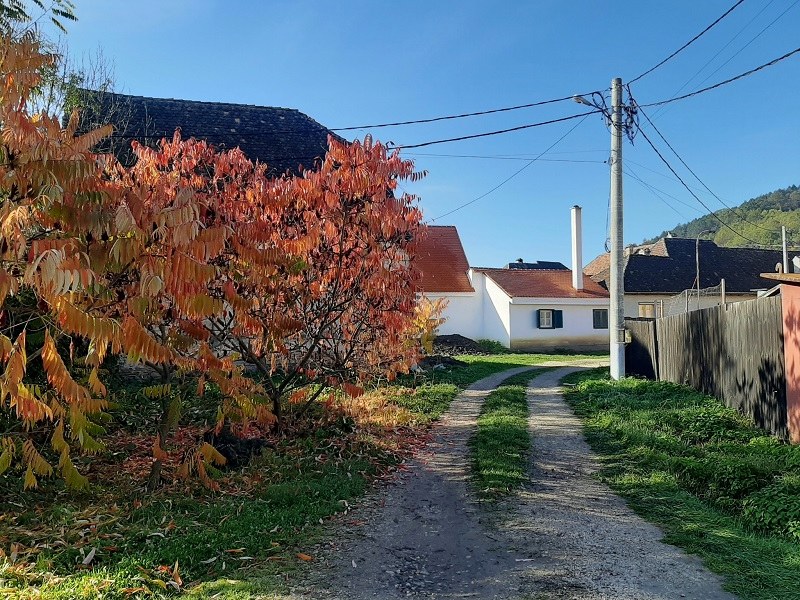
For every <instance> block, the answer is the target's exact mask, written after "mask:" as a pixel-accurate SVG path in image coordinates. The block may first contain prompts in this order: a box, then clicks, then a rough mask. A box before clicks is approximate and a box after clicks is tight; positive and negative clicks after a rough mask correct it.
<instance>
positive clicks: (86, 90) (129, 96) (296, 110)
mask: <svg viewBox="0 0 800 600" xmlns="http://www.w3.org/2000/svg"><path fill="white" fill-rule="evenodd" d="M78 89H79V90H81V91H83V92H89V93H92V94H109V95H113V96H125V97H126V98H136V99H139V100H160V101H162V102H191V103H192V104H211V105H216V106H235V107H237V108H242V107H245V108H274V109H276V110H288V111H291V112H296V113H300V114H305V113H303V112H302V111H300V109H298V108H289V107H286V106H268V105H264V104H242V103H241V102H219V101H215V100H188V99H186V98H163V97H159V96H142V95H139V94H123V93H121V92H104V91H101V90H91V89H89V88H78ZM306 116H308V115H306ZM309 118H311V117H309Z"/></svg>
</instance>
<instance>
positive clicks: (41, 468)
mask: <svg viewBox="0 0 800 600" xmlns="http://www.w3.org/2000/svg"><path fill="white" fill-rule="evenodd" d="M22 460H23V462H24V463H25V464H26V465H28V468H29V469H30V470H31V471H33V473H35V474H36V475H41V476H43V477H46V476H49V475H52V473H53V467H51V466H50V463H48V462H47V461H46V460H45V459H44V457H43V456H42V455H41V454H39V451H38V450H36V447H35V446H34V445H33V442H32V441H31V440H30V439H28V440H25V441H24V442H23V444H22ZM35 486H36V484H35V483H34V487H35Z"/></svg>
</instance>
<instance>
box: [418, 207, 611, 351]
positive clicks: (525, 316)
mask: <svg viewBox="0 0 800 600" xmlns="http://www.w3.org/2000/svg"><path fill="white" fill-rule="evenodd" d="M580 216H581V215H580V207H577V206H576V207H575V208H573V212H572V224H573V263H574V265H575V266H577V268H573V270H569V269H568V268H566V267H565V266H564V265H562V264H561V263H512V264H510V265H508V266H507V267H505V268H500V269H492V268H471V267H469V263H468V262H467V257H466V254H465V253H464V248H463V246H462V245H461V240H460V238H459V237H458V231H457V230H456V228H455V227H452V226H431V227H429V231H428V236H427V238H426V239H425V240H424V242H422V243H421V244H420V248H419V249H418V253H417V258H416V264H417V267H418V268H419V269H420V271H421V272H422V281H421V286H420V287H421V292H422V293H423V294H424V295H425V296H427V297H428V298H430V299H436V298H445V299H446V300H447V301H448V305H447V308H446V309H445V312H444V315H443V316H444V317H446V319H447V320H446V321H445V322H444V324H443V325H442V326H441V327H440V328H439V333H440V334H443V335H444V334H454V333H458V334H461V335H464V336H466V337H469V338H472V339H476V340H477V339H489V340H494V341H497V342H500V343H501V344H503V345H504V346H506V347H508V348H512V349H519V350H553V349H557V348H558V349H570V350H590V349H606V348H607V347H608V305H609V300H608V292H607V291H606V290H605V289H604V288H603V287H601V286H600V285H599V284H597V283H595V282H594V281H592V280H591V279H589V278H588V277H587V278H584V277H583V270H582V268H581V249H580V245H581V244H580V235H581V233H580V229H581V223H580Z"/></svg>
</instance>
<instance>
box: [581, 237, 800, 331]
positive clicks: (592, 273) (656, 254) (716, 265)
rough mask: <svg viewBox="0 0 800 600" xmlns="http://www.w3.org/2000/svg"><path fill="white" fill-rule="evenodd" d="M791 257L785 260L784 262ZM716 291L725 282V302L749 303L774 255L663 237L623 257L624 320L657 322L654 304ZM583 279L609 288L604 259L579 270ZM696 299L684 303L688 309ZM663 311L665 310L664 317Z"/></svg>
mask: <svg viewBox="0 0 800 600" xmlns="http://www.w3.org/2000/svg"><path fill="white" fill-rule="evenodd" d="M794 254H795V253H792V254H790V257H791V256H793V255H794ZM698 260H699V264H700V287H701V288H708V287H713V286H717V285H719V284H720V282H721V280H723V279H724V280H725V291H726V301H728V302H739V301H741V300H749V299H752V298H755V297H756V296H757V294H758V291H759V290H764V289H765V288H766V287H767V286H766V284H765V282H764V280H763V279H762V278H761V277H760V273H763V272H774V271H775V270H776V265H778V264H780V263H781V262H782V260H783V255H782V253H781V252H780V251H778V250H760V249H756V248H724V247H721V246H717V245H716V244H715V243H714V242H713V241H711V240H700V243H699V246H698V244H697V240H696V239H694V238H676V237H666V238H662V239H660V240H658V241H657V242H655V243H653V244H647V245H643V246H632V247H630V248H626V249H625V254H624V269H625V274H624V286H625V316H626V317H656V316H661V312H660V310H661V309H660V304H661V302H662V301H665V302H668V301H670V299H672V298H673V297H674V296H676V295H677V294H680V293H681V292H683V291H684V290H687V289H693V288H696V287H697V262H698ZM584 274H586V275H587V276H588V277H590V278H591V279H592V280H594V281H595V282H597V283H599V284H600V285H602V286H603V287H604V288H606V289H608V287H609V285H610V284H609V255H608V253H606V254H601V255H600V256H598V257H597V258H595V259H594V260H593V261H591V262H590V263H589V264H587V265H586V267H585V268H584ZM697 302H698V301H697V299H696V298H690V303H691V307H690V308H692V309H694V308H697ZM719 302H720V298H719V296H705V297H704V296H701V298H700V300H699V307H700V308H705V307H707V306H713V305H716V304H718V303H719ZM667 311H668V308H665V312H667Z"/></svg>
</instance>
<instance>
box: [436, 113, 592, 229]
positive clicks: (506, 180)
mask: <svg viewBox="0 0 800 600" xmlns="http://www.w3.org/2000/svg"><path fill="white" fill-rule="evenodd" d="M594 112H597V111H594ZM591 114H594V113H593V112H592V113H587V114H585V115H583V118H582V119H581V120H580V121H578V122H577V123H575V125H573V126H572V127H570V129H569V130H568V131H567V132H566V133H565V134H564V135H562V136H561V137H560V138H558V139H557V140H556V141H555V142H553V143H552V144H550V147H549V148H547V150H545V151H543V152H542V153H540V154H539V155H538V156H537V157H536V158H533V159H532V160H530V161H529V162H528V163H527V164H525V165H523V166H522V168H520V169H517V170H516V171H514V173H512V174H511V175H509V176H508V177H506V178H505V179H504V180H503V181H501V182H500V183H498V184H497V185H496V186H494V187H493V188H492V189H490V190H489V191H488V192H484V193H483V194H481V195H480V196H478V197H477V198H473V199H472V200H470V201H469V202H465V203H464V204H461V205H460V206H457V207H455V208H454V209H452V210H450V211H448V212H446V213H443V214H441V215H439V216H438V217H434V218H433V219H431V220H430V223H434V222H436V221H438V220H439V219H443V218H444V217H448V216H450V215H452V214H453V213H455V212H458V211H459V210H461V209H462V208H466V207H467V206H470V205H471V204H475V203H476V202H478V201H479V200H482V199H483V198H486V196H488V195H489V194H491V193H492V192H495V191H497V190H499V189H500V188H501V187H503V186H504V185H505V184H507V183H508V182H509V181H511V180H512V179H514V178H515V177H516V176H517V175H519V174H520V173H522V172H523V171H524V170H525V169H527V168H528V167H530V166H531V165H532V164H533V163H535V162H536V161H537V160H539V159H540V158H541V157H542V156H544V155H545V154H547V153H548V152H550V150H552V149H553V148H555V147H556V146H558V145H559V144H560V143H561V142H562V141H564V139H566V137H567V136H568V135H569V134H570V133H572V132H573V131H575V130H576V129H577V128H578V127H579V126H580V125H581V123H583V122H584V121H585V120H586V119H587V118H588V117H589V115H591Z"/></svg>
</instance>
